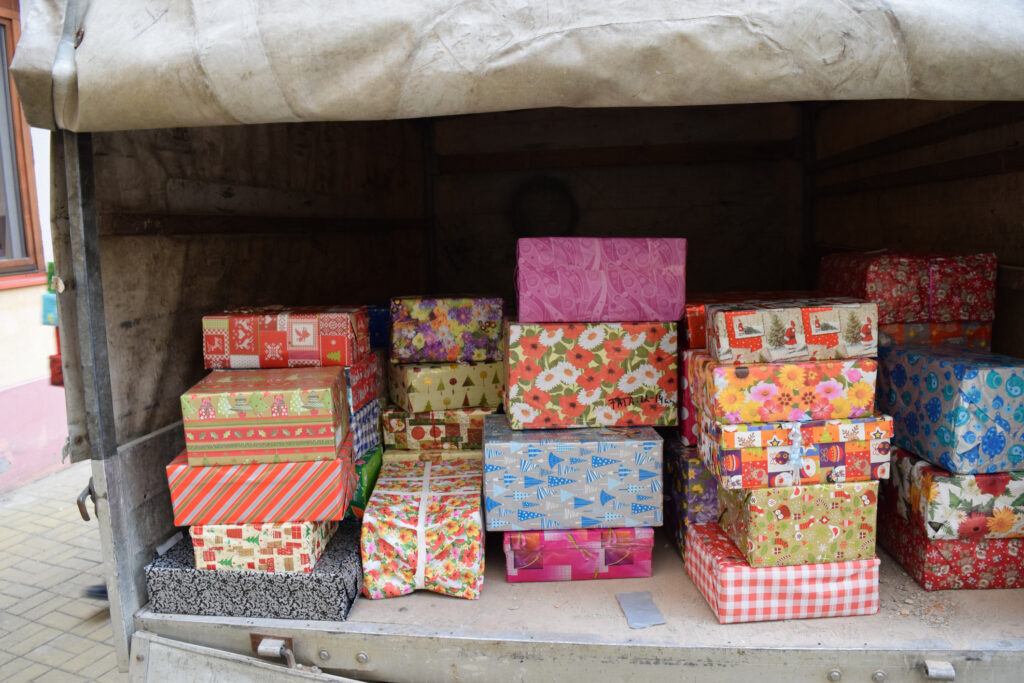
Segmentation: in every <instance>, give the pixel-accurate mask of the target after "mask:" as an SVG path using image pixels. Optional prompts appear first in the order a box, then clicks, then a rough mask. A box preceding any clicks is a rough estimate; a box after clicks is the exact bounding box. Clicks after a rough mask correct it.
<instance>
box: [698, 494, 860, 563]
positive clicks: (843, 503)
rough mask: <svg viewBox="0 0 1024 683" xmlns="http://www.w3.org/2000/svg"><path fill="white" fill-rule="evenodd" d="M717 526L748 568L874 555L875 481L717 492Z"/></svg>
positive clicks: (842, 559) (836, 560) (841, 559)
mask: <svg viewBox="0 0 1024 683" xmlns="http://www.w3.org/2000/svg"><path fill="white" fill-rule="evenodd" d="M718 502H719V503H720V504H721V506H722V517H721V520H720V521H719V523H720V524H721V526H722V529H723V530H724V531H725V533H726V534H727V535H728V536H729V538H730V539H732V541H733V543H735V544H736V546H737V547H738V548H739V549H740V550H741V551H743V552H744V554H745V555H746V558H747V562H749V563H750V566H751V567H784V566H789V565H797V564H820V563H822V562H840V561H844V560H863V559H868V558H871V557H874V556H875V528H876V525H875V514H876V512H877V510H878V482H877V481H867V482H848V483H845V484H810V485H807V486H780V487H776V488H768V489H751V490H744V489H740V490H729V489H721V488H720V489H718Z"/></svg>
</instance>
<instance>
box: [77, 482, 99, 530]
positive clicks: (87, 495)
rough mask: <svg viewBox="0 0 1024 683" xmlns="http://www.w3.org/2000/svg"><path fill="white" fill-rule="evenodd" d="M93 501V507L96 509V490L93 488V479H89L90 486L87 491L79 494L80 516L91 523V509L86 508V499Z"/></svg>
mask: <svg viewBox="0 0 1024 683" xmlns="http://www.w3.org/2000/svg"><path fill="white" fill-rule="evenodd" d="M86 498H91V499H92V507H93V509H94V510H95V509H96V489H94V488H93V486H92V477H89V485H88V486H86V487H85V490H84V491H82V492H81V493H79V494H78V501H77V502H78V514H80V515H82V519H84V520H85V521H87V522H88V521H89V509H88V508H87V507H85V499H86Z"/></svg>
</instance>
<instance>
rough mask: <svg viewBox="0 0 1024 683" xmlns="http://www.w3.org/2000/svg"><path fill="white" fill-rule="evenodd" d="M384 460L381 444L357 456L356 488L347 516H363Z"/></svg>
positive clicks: (359, 517)
mask: <svg viewBox="0 0 1024 683" xmlns="http://www.w3.org/2000/svg"><path fill="white" fill-rule="evenodd" d="M383 462H384V449H383V447H381V446H377V447H376V448H372V449H370V450H369V451H367V452H366V453H364V454H363V455H361V456H358V457H357V458H356V463H355V464H356V488H355V491H353V492H352V502H351V503H349V506H348V513H347V514H346V515H345V516H346V517H355V518H356V519H362V518H363V512H364V511H365V510H366V503H367V501H369V500H370V496H371V495H373V487H374V486H376V485H377V476H378V475H379V474H380V468H381V465H382V464H383Z"/></svg>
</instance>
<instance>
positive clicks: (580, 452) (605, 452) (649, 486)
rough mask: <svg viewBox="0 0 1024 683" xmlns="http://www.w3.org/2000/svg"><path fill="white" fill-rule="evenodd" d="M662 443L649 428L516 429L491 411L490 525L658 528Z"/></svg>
mask: <svg viewBox="0 0 1024 683" xmlns="http://www.w3.org/2000/svg"><path fill="white" fill-rule="evenodd" d="M662 446H663V444H662V440H661V437H660V436H658V433H657V432H655V431H654V430H653V429H651V428H650V427H617V428H602V429H573V430H567V429H538V430H529V431H514V430H512V429H509V425H508V421H507V420H506V417H505V416H504V415H488V416H487V417H486V418H485V419H484V506H485V508H486V511H487V530H488V531H530V530H544V529H590V528H604V529H610V528H616V527H641V526H661V525H662V521H663V516H662V473H661V469H662Z"/></svg>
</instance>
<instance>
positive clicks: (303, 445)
mask: <svg viewBox="0 0 1024 683" xmlns="http://www.w3.org/2000/svg"><path fill="white" fill-rule="evenodd" d="M345 403H346V400H345V377H344V374H343V373H342V369H341V368H282V369H276V370H248V371H246V372H238V371H232V370H214V371H213V372H211V373H210V374H209V375H207V376H206V377H204V378H203V379H202V380H200V381H199V382H198V383H197V384H196V385H195V386H193V387H192V388H191V389H189V390H188V391H187V392H185V393H184V394H182V396H181V414H182V421H183V422H184V425H185V449H186V450H187V451H188V462H189V464H190V465H193V466H201V465H234V464H248V463H257V462H304V461H307V460H330V459H333V458H334V457H335V455H336V452H337V449H338V445H339V444H340V443H341V442H342V439H344V437H345V434H346V433H347V431H348V418H349V413H348V408H347V407H346V405H345Z"/></svg>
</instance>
